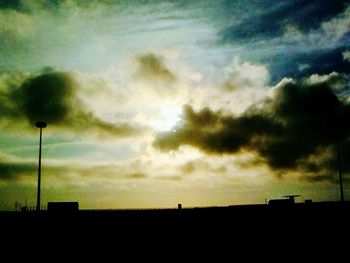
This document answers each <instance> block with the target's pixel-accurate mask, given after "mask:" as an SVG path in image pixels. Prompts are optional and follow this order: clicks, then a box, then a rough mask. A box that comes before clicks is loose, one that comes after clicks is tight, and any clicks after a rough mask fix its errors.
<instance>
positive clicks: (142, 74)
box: [136, 53, 176, 83]
mask: <svg viewBox="0 0 350 263" xmlns="http://www.w3.org/2000/svg"><path fill="white" fill-rule="evenodd" d="M136 60H137V62H138V64H139V68H138V71H137V76H138V77H139V78H144V79H146V80H161V81H164V82H168V83H172V82H174V81H175V80H176V77H175V75H174V74H173V73H172V72H171V71H170V70H169V69H168V68H167V66H166V65H165V64H164V62H163V58H162V57H161V56H158V55H156V54H153V53H148V54H144V55H139V56H137V57H136Z"/></svg>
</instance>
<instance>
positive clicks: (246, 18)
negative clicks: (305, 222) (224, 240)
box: [0, 0, 350, 210]
mask: <svg viewBox="0 0 350 263" xmlns="http://www.w3.org/2000/svg"><path fill="white" fill-rule="evenodd" d="M349 80H350V1H340V0H332V1H330V0H289V1H280V0H255V1H253V0H251V1H249V0H237V1H229V0H216V1H212V0H202V1H181V0H178V1H176V0H173V1H170V0H169V1H160V0H159V1H156V0H154V1H151V0H149V1H146V0H143V1H142V0H119V1H117V0H115V1H113V0H101V1H83V0H76V1H74V0H67V1H59V0H47V1H45V0H37V1H29V0H28V1H26V0H13V1H12V0H11V1H10V0H8V1H7V0H0V128H1V130H0V210H5V209H11V210H13V209H14V207H15V202H16V201H17V202H21V203H22V204H24V203H25V202H27V203H28V204H29V205H35V203H36V184H37V162H38V142H39V130H38V129H37V128H36V127H35V125H34V123H35V122H36V121H39V120H43V121H46V122H47V123H48V126H47V128H45V129H44V131H43V155H42V156H43V159H42V165H43V166H42V203H43V204H45V203H47V202H48V201H79V203H80V207H81V208H149V207H176V206H177V204H178V203H182V204H183V206H184V207H189V206H212V205H230V204H243V203H263V202H264V200H265V198H267V199H271V198H278V197H280V196H282V195H286V194H301V195H302V198H300V199H299V201H303V198H304V199H313V200H315V201H320V200H338V199H339V186H338V174H337V159H336V148H335V145H336V141H339V146H340V152H341V158H342V168H343V172H344V183H345V185H344V186H345V196H346V199H348V196H349V194H350V186H348V184H349V182H350V176H349V172H350V162H349V159H350V89H349V83H350V81H349Z"/></svg>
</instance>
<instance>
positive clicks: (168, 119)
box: [151, 103, 182, 132]
mask: <svg viewBox="0 0 350 263" xmlns="http://www.w3.org/2000/svg"><path fill="white" fill-rule="evenodd" d="M181 115H182V106H180V105H176V104H169V103H166V104H163V105H162V106H161V107H160V112H159V115H158V118H157V119H155V120H154V121H152V122H151V125H152V126H153V127H154V128H155V129H156V130H157V131H162V132H166V131H171V130H172V129H173V128H174V127H175V126H176V124H178V123H179V122H180V121H181Z"/></svg>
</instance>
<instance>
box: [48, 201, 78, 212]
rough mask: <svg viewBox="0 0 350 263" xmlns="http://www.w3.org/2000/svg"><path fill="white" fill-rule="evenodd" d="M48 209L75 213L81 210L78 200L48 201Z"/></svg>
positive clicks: (49, 210)
mask: <svg viewBox="0 0 350 263" xmlns="http://www.w3.org/2000/svg"><path fill="white" fill-rule="evenodd" d="M47 211H48V212H50V213H52V212H53V213H74V212H77V211H79V203H78V202H48V203H47Z"/></svg>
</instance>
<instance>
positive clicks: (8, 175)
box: [0, 160, 37, 181]
mask: <svg viewBox="0 0 350 263" xmlns="http://www.w3.org/2000/svg"><path fill="white" fill-rule="evenodd" d="M36 169H37V168H36V166H35V165H34V164H29V163H11V162H6V161H2V160H0V181H2V180H3V181H11V180H17V179H18V178H19V177H20V176H22V175H25V174H28V173H33V172H35V171H36Z"/></svg>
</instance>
